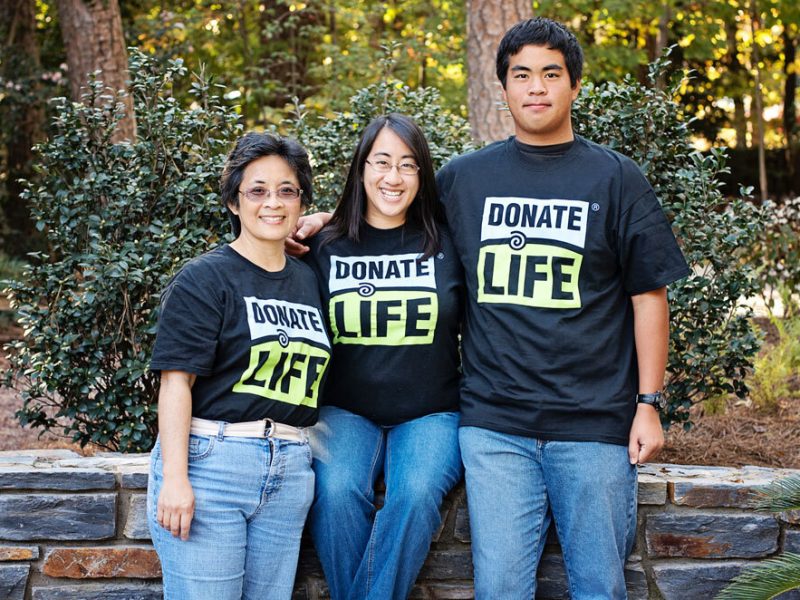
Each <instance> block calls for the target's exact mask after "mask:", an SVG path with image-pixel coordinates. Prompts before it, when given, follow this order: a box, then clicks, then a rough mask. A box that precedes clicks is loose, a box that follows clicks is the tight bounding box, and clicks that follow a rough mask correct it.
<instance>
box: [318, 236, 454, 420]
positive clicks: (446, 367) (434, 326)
mask: <svg viewBox="0 0 800 600" xmlns="http://www.w3.org/2000/svg"><path fill="white" fill-rule="evenodd" d="M323 237H324V236H323V235H320V236H317V237H316V238H315V239H313V240H312V241H311V252H309V254H308V258H307V260H308V263H309V265H311V267H312V269H313V270H314V272H315V273H316V274H317V277H318V279H319V282H320V288H321V289H322V294H323V298H324V301H325V305H326V306H327V311H326V315H327V318H328V324H329V327H330V331H331V340H332V341H333V362H332V363H331V370H330V373H329V375H328V379H327V382H326V385H325V390H324V393H323V403H324V404H329V405H333V406H338V407H340V408H344V409H346V410H349V411H351V412H354V413H356V414H359V415H362V416H364V417H367V418H368V419H371V420H372V421H374V422H375V423H378V424H380V425H395V424H398V423H402V422H405V421H408V420H410V419H415V418H417V417H420V416H423V415H427V414H431V413H435V412H442V411H452V410H457V408H458V386H459V377H460V374H459V355H458V333H459V322H460V312H461V310H460V306H461V299H462V298H463V293H464V292H463V275H462V273H461V265H460V264H459V261H458V256H457V255H456V252H455V249H454V248H453V243H452V240H451V239H450V236H449V234H448V233H447V231H446V230H444V228H442V235H441V237H442V246H441V250H440V251H439V252H437V253H436V254H434V255H433V256H431V257H429V258H427V259H425V260H419V258H420V257H421V255H422V254H421V251H422V247H423V243H424V238H423V235H422V233H421V232H420V231H418V230H415V229H412V228H411V227H406V226H403V227H398V228H396V229H375V228H373V227H370V226H369V225H367V224H365V225H364V226H363V227H362V229H361V231H360V235H359V237H360V241H359V243H354V242H352V241H350V240H348V239H346V238H340V239H336V240H333V241H329V242H327V243H326V242H322V238H323Z"/></svg>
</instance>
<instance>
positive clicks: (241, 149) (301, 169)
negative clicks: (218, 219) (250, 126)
mask: <svg viewBox="0 0 800 600" xmlns="http://www.w3.org/2000/svg"><path fill="white" fill-rule="evenodd" d="M264 156H279V157H281V158H282V159H283V160H285V161H286V162H287V163H288V164H289V166H290V167H291V168H292V170H293V171H294V174H295V175H296V176H297V181H298V182H299V183H300V189H301V190H303V193H302V195H301V196H300V201H301V202H302V205H303V206H308V205H309V204H311V202H312V201H313V199H314V192H313V189H312V187H311V164H310V163H309V161H308V153H307V152H306V149H305V148H303V146H301V145H300V143H299V142H298V141H296V140H293V139H292V138H286V137H281V136H279V135H272V134H271V133H256V132H252V131H251V132H250V133H246V134H244V135H243V136H242V137H240V138H239V140H238V141H237V142H236V145H235V146H234V147H233V150H231V151H230V153H229V154H228V157H227V159H226V160H225V166H224V168H223V169H222V178H221V179H220V183H219V187H220V196H221V198H220V199H221V201H222V205H223V206H224V207H225V210H226V211H227V213H228V218H229V219H230V221H231V228H232V229H233V235H234V236H236V237H239V234H240V233H241V232H242V223H241V221H240V220H239V217H238V216H236V215H235V214H234V213H233V211H231V209H230V207H231V206H233V207H234V208H239V186H240V185H242V178H243V177H244V171H245V169H246V168H247V165H249V164H250V163H251V162H253V161H256V160H258V159H259V158H262V157H264Z"/></svg>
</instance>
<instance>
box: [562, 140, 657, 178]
mask: <svg viewBox="0 0 800 600" xmlns="http://www.w3.org/2000/svg"><path fill="white" fill-rule="evenodd" d="M575 140H576V143H578V144H581V146H582V148H581V150H582V153H583V160H591V161H596V164H597V165H598V167H600V168H603V167H605V168H606V169H608V170H610V171H611V172H613V173H615V174H617V175H619V176H620V177H624V178H631V177H632V178H634V179H639V180H644V179H645V176H644V173H642V170H641V169H640V168H639V165H638V164H636V162H635V161H633V160H632V159H631V158H628V157H627V156H625V155H624V154H622V153H621V152H617V151H616V150H614V149H612V148H609V147H608V146H604V145H602V144H597V143H595V142H592V141H589V140H587V139H586V138H584V137H581V136H575Z"/></svg>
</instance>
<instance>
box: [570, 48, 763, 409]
mask: <svg viewBox="0 0 800 600" xmlns="http://www.w3.org/2000/svg"><path fill="white" fill-rule="evenodd" d="M665 65H666V62H665V61H664V60H660V61H657V62H656V63H654V64H653V65H651V68H650V80H651V82H652V83H653V84H654V85H653V86H652V87H645V86H643V85H641V84H639V83H638V82H636V81H635V80H634V79H633V78H632V77H627V78H626V79H625V80H624V81H623V82H622V83H621V84H614V83H606V84H602V85H597V86H592V85H587V86H585V87H584V90H583V93H582V94H581V95H580V97H579V98H578V100H577V101H576V103H575V106H574V109H573V119H574V125H575V129H576V131H577V132H578V133H580V134H581V135H584V136H585V137H587V138H589V139H591V140H594V141H596V142H599V143H603V144H607V145H608V146H610V147H612V148H614V149H616V150H618V151H620V152H622V153H623V154H625V155H627V156H629V157H630V158H632V159H633V160H635V161H636V162H637V163H639V165H640V166H641V168H642V170H643V172H644V173H645V175H646V176H647V178H648V179H649V180H650V183H651V184H652V185H653V187H654V189H655V191H656V194H657V195H658V197H659V199H660V201H661V203H662V205H663V207H664V210H665V212H666V213H667V216H668V217H669V219H670V221H671V222H672V224H673V229H674V231H675V234H676V236H677V238H678V241H679V242H680V244H681V247H682V249H683V252H684V255H685V256H686V259H687V261H688V263H689V265H690V266H691V267H692V269H693V274H692V275H691V276H689V277H688V278H686V279H684V280H682V281H679V282H677V283H675V284H673V285H671V286H669V290H668V291H669V301H670V310H671V315H670V326H671V335H670V358H669V366H668V373H667V382H666V391H667V398H668V407H667V412H666V419H667V421H670V422H686V423H687V425H688V419H689V413H688V409H689V407H690V406H691V405H692V404H694V403H695V402H699V401H701V400H704V399H707V398H714V397H717V396H721V395H726V394H730V393H734V394H736V395H737V396H739V397H744V396H746V395H747V385H746V383H745V377H746V375H747V373H748V372H749V371H750V370H751V368H752V364H753V357H754V356H755V354H756V353H757V351H758V347H759V339H758V336H757V335H756V334H755V332H754V331H753V329H752V325H751V321H750V311H749V309H748V308H746V307H745V306H744V305H743V304H742V298H750V297H753V296H755V295H756V294H758V292H759V291H760V285H759V283H758V281H757V279H756V277H755V272H754V268H753V266H752V263H750V262H748V256H749V248H750V247H751V246H752V244H753V243H754V241H755V239H756V236H757V235H758V234H759V231H760V230H761V228H762V227H763V219H762V215H761V212H760V211H759V209H758V208H757V207H755V206H754V205H752V204H751V203H749V202H748V201H747V200H746V198H745V197H744V194H745V193H746V191H743V192H742V193H741V194H740V196H738V197H735V198H725V197H724V196H723V195H722V193H721V191H720V187H721V182H720V180H719V174H720V173H725V172H727V170H726V167H725V153H724V151H723V150H720V149H713V150H712V151H711V152H710V153H708V154H706V155H702V154H700V153H699V152H696V151H695V150H694V149H693V148H692V145H691V141H690V137H689V130H688V123H687V122H686V121H685V120H684V119H683V115H682V114H681V111H680V107H679V106H678V105H677V104H676V103H675V102H673V100H672V97H673V95H674V94H675V93H676V91H677V89H678V85H679V82H678V83H675V84H673V85H672V87H671V88H669V89H665V90H662V89H658V88H657V87H656V86H655V82H656V81H657V78H658V76H659V74H660V73H661V72H662V70H663V68H664V67H665Z"/></svg>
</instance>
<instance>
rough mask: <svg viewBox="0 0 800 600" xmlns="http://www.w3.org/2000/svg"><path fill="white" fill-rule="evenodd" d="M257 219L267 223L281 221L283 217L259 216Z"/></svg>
mask: <svg viewBox="0 0 800 600" xmlns="http://www.w3.org/2000/svg"><path fill="white" fill-rule="evenodd" d="M259 219H261V220H262V221H266V222H267V223H281V222H282V221H283V217H259Z"/></svg>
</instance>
